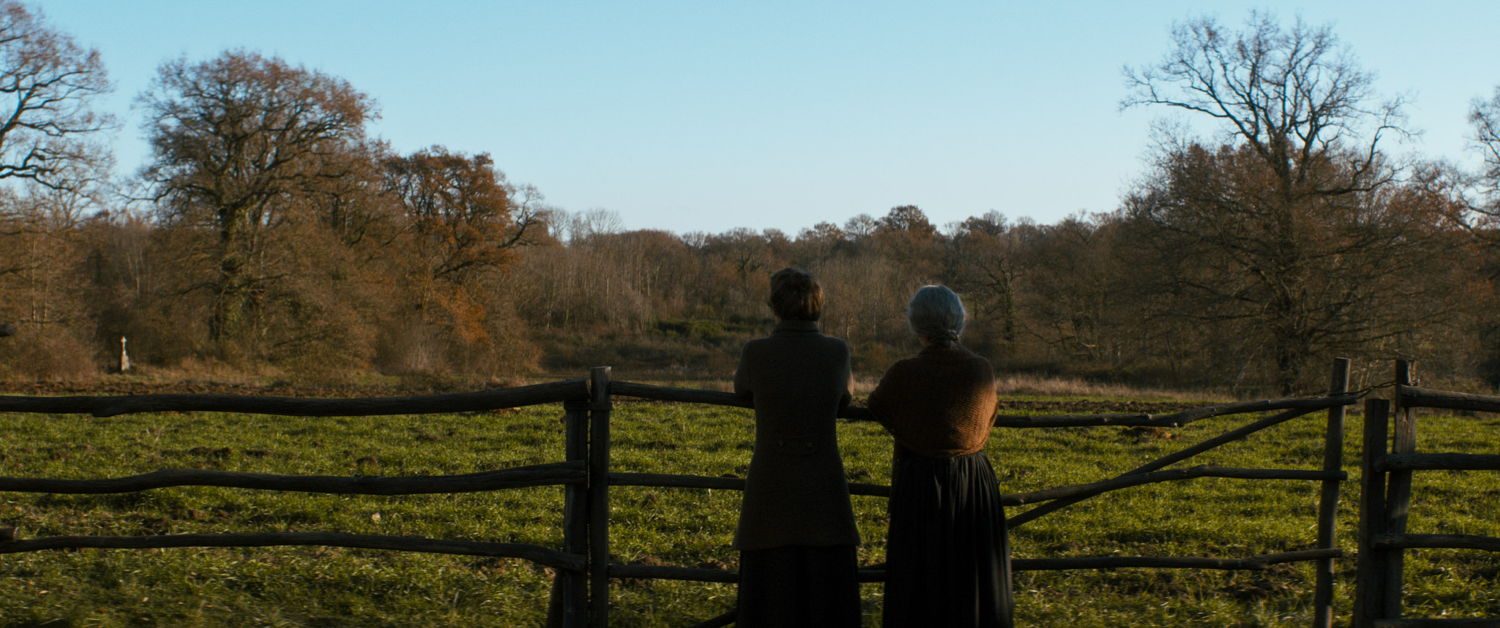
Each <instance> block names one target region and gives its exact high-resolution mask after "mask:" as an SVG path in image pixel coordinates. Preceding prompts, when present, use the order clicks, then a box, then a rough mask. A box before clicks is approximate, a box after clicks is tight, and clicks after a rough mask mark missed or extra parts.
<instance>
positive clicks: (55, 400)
mask: <svg viewBox="0 0 1500 628" xmlns="http://www.w3.org/2000/svg"><path fill="white" fill-rule="evenodd" d="M588 395H589V389H588V382H587V381H586V380H582V379H573V380H565V381H560V382H549V383H546V384H535V385H532V386H520V387H516V388H499V389H492V390H480V391H475V392H465V393H451V394H445V395H425V396H412V397H362V398H350V399H301V398H296V397H253V396H239V395H135V396H114V397H21V396H0V412H30V413H45V414H92V415H94V416H96V417H110V416H117V415H121V414H136V413H142V412H239V413H245V414H273V415H282V416H379V415H389V414H437V413H450V412H482V411H486V410H500V409H504V408H516V407H520V406H531V405H537V404H543V403H558V402H561V401H566V400H568V399H587V398H588Z"/></svg>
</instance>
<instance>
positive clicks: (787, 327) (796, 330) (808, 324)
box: [776, 321, 818, 334]
mask: <svg viewBox="0 0 1500 628" xmlns="http://www.w3.org/2000/svg"><path fill="white" fill-rule="evenodd" d="M776 333H778V334H808V333H812V334H816V333H818V321H777V322H776Z"/></svg>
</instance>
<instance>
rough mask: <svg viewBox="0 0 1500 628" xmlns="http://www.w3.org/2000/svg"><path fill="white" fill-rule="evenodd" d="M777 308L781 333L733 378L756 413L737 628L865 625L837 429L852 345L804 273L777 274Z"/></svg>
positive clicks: (753, 352) (763, 341)
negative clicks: (823, 323)
mask: <svg viewBox="0 0 1500 628" xmlns="http://www.w3.org/2000/svg"><path fill="white" fill-rule="evenodd" d="M770 305H771V309H772V310H774V311H775V313H776V318H777V319H778V322H777V324H776V330H775V331H774V332H773V333H772V334H771V336H770V337H768V338H760V339H757V340H752V341H750V342H749V343H747V344H746V345H745V349H744V353H743V354H742V355H741V357H740V365H739V369H738V370H736V371H735V374H734V390H735V393H736V394H739V395H742V396H745V397H747V398H749V399H751V400H752V401H753V402H754V404H755V452H754V454H753V455H752V456H751V459H750V473H749V476H748V478H747V481H746V484H745V496H744V504H743V506H742V508H741V510H740V523H739V529H738V530H737V531H736V532H735V539H734V545H735V547H736V548H737V549H739V550H740V590H739V617H738V619H737V622H736V625H738V626H740V627H741V628H754V627H757V626H775V627H778V628H782V627H796V626H858V625H859V619H860V617H859V584H858V582H857V581H856V579H855V575H856V570H857V567H856V562H855V560H856V557H855V551H854V548H855V546H856V545H858V544H859V532H858V531H857V530H856V529H855V527H854V510H853V508H851V507H850V505H849V484H848V481H847V480H845V478H844V461H843V459H842V458H841V457H840V456H839V450H838V442H837V436H836V434H835V432H834V418H835V416H836V415H837V414H838V411H839V408H840V407H841V406H843V405H845V404H847V403H849V346H848V345H846V344H844V341H843V340H840V339H838V338H831V337H829V336H824V335H823V334H821V333H819V331H818V323H817V320H818V318H819V316H820V315H821V314H822V311H823V290H822V288H821V287H819V286H818V284H817V282H816V281H814V280H813V278H812V276H811V275H809V274H807V273H806V272H803V271H801V270H798V269H795V268H787V269H783V270H780V271H777V273H776V274H775V275H772V276H771V299H770Z"/></svg>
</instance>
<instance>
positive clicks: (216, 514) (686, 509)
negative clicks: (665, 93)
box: [0, 403, 1500, 626]
mask: <svg viewBox="0 0 1500 628" xmlns="http://www.w3.org/2000/svg"><path fill="white" fill-rule="evenodd" d="M1062 405H1064V406H1065V405H1066V404H1062ZM560 416H561V408H559V407H557V406H543V407H538V408H531V409H526V410H522V411H510V412H501V413H492V414H475V415H443V416H411V417H380V418H334V419H324V418H315V419H301V418H278V417H259V416H241V415H220V414H206V413H205V414H191V415H188V414H183V415H178V414H167V415H141V416H127V417H121V418H113V419H90V418H86V417H73V416H27V415H0V430H3V434H4V438H3V439H0V475H6V476H24V477H63V478H92V477H110V476H118V475H126V474H134V473H141V472H145V471H151V470H156V469H161V468H212V469H226V470H238V471H259V472H271V473H291V474H333V475H353V474H367V475H407V474H449V473H465V472H472V471H478V470H484V469H494V468H503V467H510V466H515V465H523V464H536V463H543V462H552V461H557V460H559V459H560V458H561V452H562V438H561V433H562V432H561V424H560V422H559V417H560ZM1243 422H1244V418H1243V417H1239V418H1236V417H1225V418H1220V419H1212V420H1207V421H1202V422H1200V423H1197V424H1194V425H1192V426H1190V427H1188V428H1184V429H1180V430H1173V431H1172V432H1171V433H1169V434H1161V433H1141V432H1134V431H1127V430H1122V429H1119V428H1078V429H1060V430H1016V429H1011V430H997V431H996V434H995V436H994V437H993V438H992V440H991V443H990V448H989V455H990V456H991V460H993V461H994V462H995V466H996V469H997V471H998V472H999V474H1000V480H1001V486H1002V487H1003V488H1004V490H1006V491H1007V492H1020V491H1029V490H1036V489H1040V488H1046V487H1051V486H1056V485H1060V484H1072V483H1080V482H1087V481H1092V480H1097V479H1102V478H1104V477H1107V476H1109V475H1112V474H1114V473H1118V472H1121V471H1124V470H1127V469H1129V468H1131V467H1133V466H1135V465H1137V464H1140V463H1142V462H1145V461H1147V460H1149V459H1151V458H1154V457H1156V456H1158V455H1161V454H1164V453H1167V452H1169V451H1171V450H1173V449H1177V448H1180V447H1184V446H1186V445H1187V444H1189V443H1192V442H1196V441H1198V440H1201V439H1203V438H1206V437H1208V436H1210V435H1212V434H1215V433H1217V432H1219V431H1222V430H1224V429H1227V428H1228V427H1229V426H1231V425H1238V424H1240V423H1243ZM1323 424H1324V423H1323V415H1322V414H1321V413H1319V414H1314V415H1309V416H1307V417H1303V418H1301V419H1297V420H1294V421H1292V422H1290V423H1288V424H1285V425H1282V426H1279V427H1276V428H1273V429H1271V430H1270V431H1267V432H1263V433H1260V434H1257V435H1255V436H1253V437H1251V439H1250V440H1248V441H1244V442H1240V443H1235V444H1231V445H1228V446H1226V447H1224V448H1222V449H1221V450H1218V451H1215V452H1212V453H1210V454H1208V455H1206V456H1203V457H1200V458H1199V459H1196V460H1194V461H1190V462H1189V463H1188V464H1190V465H1191V464H1221V465H1228V466H1261V467H1299V468H1315V467H1317V466H1318V465H1319V464H1320V463H1321V458H1322V430H1323ZM1360 425H1361V424H1360V417H1359V416H1358V415H1355V416H1351V417H1350V419H1349V421H1348V422H1347V437H1346V442H1347V447H1346V450H1345V463H1346V468H1347V469H1348V470H1349V471H1350V474H1351V479H1357V478H1358V469H1357V465H1358V460H1359V447H1358V443H1359V440H1360V438H1359V434H1360ZM840 430H841V431H840V436H841V443H842V444H841V446H842V448H843V451H844V456H845V463H846V465H847V468H848V473H849V476H850V478H851V479H852V480H854V481H859V482H879V483H883V482H886V481H887V480H888V465H889V460H890V441H889V439H888V438H886V437H885V436H884V434H883V433H882V432H881V430H880V428H879V427H878V426H874V425H870V424H848V425H844V426H842V427H841V428H840ZM751 434H752V425H751V422H750V419H749V414H748V412H746V411H741V410H733V409H724V408H710V407H701V406H687V405H665V404H655V403H621V404H619V405H618V406H617V408H616V412H615V421H614V423H613V437H614V442H615V450H614V451H615V453H614V467H615V469H616V470H620V471H641V472H662V473H692V474H700V475H720V474H735V475H742V474H743V473H744V472H745V469H746V467H747V465H748V463H749V457H750V445H749V442H750V438H751ZM1420 443H1421V448H1422V449H1424V450H1429V451H1436V450H1450V451H1460V452H1472V453H1481V452H1489V453H1494V452H1496V451H1500V420H1496V419H1494V418H1474V417H1438V416H1434V415H1433V413H1430V412H1429V413H1426V414H1425V415H1424V416H1422V418H1421V428H1420ZM1344 486H1345V488H1344V493H1343V497H1342V500H1341V502H1340V508H1339V527H1338V533H1339V536H1340V540H1341V544H1342V546H1343V547H1344V549H1345V551H1346V552H1347V553H1348V554H1349V556H1350V558H1347V559H1344V560H1342V561H1340V563H1339V567H1338V569H1339V580H1338V586H1339V595H1338V601H1337V611H1338V613H1339V615H1340V618H1341V620H1343V621H1347V619H1348V615H1349V613H1350V609H1351V606H1352V595H1353V577H1352V576H1353V571H1354V561H1353V559H1352V556H1353V550H1354V540H1355V536H1354V535H1355V530H1356V524H1357V498H1358V484H1357V482H1355V481H1351V482H1347V483H1345V485H1344ZM1317 490H1318V487H1317V484H1316V483H1315V482H1292V481H1245V480H1219V479H1200V480H1193V481H1189V482H1176V483H1165V484H1157V485H1152V486H1145V487H1137V488H1132V489H1127V490H1124V491H1121V492H1116V493H1111V494H1109V495H1106V496H1102V497H1099V498H1095V499H1092V500H1089V501H1087V502H1084V503H1081V504H1079V505H1077V506H1074V507H1073V508H1071V509H1068V510H1065V511H1062V512H1059V513H1057V514H1054V515H1051V516H1048V517H1045V518H1042V519H1039V520H1037V521H1036V522H1035V523H1032V524H1029V525H1027V526H1025V527H1024V528H1022V529H1021V530H1019V531H1018V532H1017V533H1016V534H1015V535H1014V537H1013V539H1012V544H1013V547H1014V551H1015V555H1016V556H1017V557H1022V558H1031V557H1048V556H1083V555H1102V554H1118V555H1141V554H1163V555H1183V556H1228V557H1238V556H1247V555H1252V554H1260V553H1270V552H1278V551H1286V550H1293V549H1305V548H1309V547H1311V546H1312V544H1313V540H1314V538H1315V521H1314V517H1315V513H1316V501H1315V500H1316V495H1317ZM561 494H562V489H560V488H558V487H547V488H533V489H520V490H512V491H502V492H497V493H486V494H467V495H457V496H417V497H341V496H327V495H307V494H297V493H272V492H258V491H243V490H230V489H214V488H178V489H164V490H156V491H150V492H146V493H136V494H124V495H104V496H46V495H33V494H18V493H5V494H0V524H3V525H15V526H17V527H18V528H19V535H20V537H21V538H31V537H37V536H48V535H63V534H110V535H129V534H160V533H189V532H254V531H345V532H357V533H370V534H412V535H422V536H430V537H444V538H464V539H476V540H497V541H513V542H529V543H541V544H548V545H553V546H555V545H557V544H558V543H560V540H561V533H560V523H561V504H562V498H561ZM612 495H613V508H612V513H611V515H612V517H613V524H612V528H611V530H612V543H613V547H612V550H613V552H614V553H615V554H616V557H617V558H616V559H617V560H619V561H623V562H636V563H645V564H676V565H687V566H720V567H732V566H733V565H734V564H735V561H736V556H735V553H734V552H733V551H732V550H731V549H730V548H729V542H730V539H731V536H732V534H733V529H734V523H735V518H736V513H737V509H738V505H739V494H738V493H735V492H730V491H709V490H697V489H643V488H631V487H619V488H616V489H614V491H613V493H612ZM854 505H855V511H856V515H857V517H858V520H859V525H860V530H861V533H862V534H863V536H864V541H865V543H864V545H863V546H862V547H861V548H860V557H861V560H862V562H864V563H873V562H879V561H880V560H882V555H883V552H884V509H885V503H884V500H882V499H879V498H870V497H855V498H854ZM1021 510H1024V507H1023V508H1016V509H1013V510H1012V513H1015V512H1020V511H1021ZM1411 531H1413V532H1445V533H1469V534H1487V535H1500V474H1495V473H1482V472H1469V473H1449V472H1425V473H1418V474H1417V480H1416V485H1415V499H1414V504H1413V515H1412V518H1411ZM549 581H550V574H549V573H548V572H547V571H546V570H544V569H542V568H540V567H535V566H532V565H531V564H529V563H526V562H524V561H519V560H508V559H478V558H469V557H451V556H431V555H421V554H405V553H391V552H378V551H366V550H343V549H322V548H270V549H169V550H85V551H77V552H72V551H68V552H42V553H29V554H18V555H3V556H0V587H3V590H4V591H5V592H6V594H5V595H0V626H31V625H49V626H68V625H77V626H83V625H87V626H96V625H97V626H120V625H143V624H144V625H174V626H175V625H210V626H217V625H266V626H322V625H361V626H382V625H384V626H412V625H464V626H471V625H491V626H524V625H535V624H538V623H540V622H541V621H542V619H543V618H544V616H545V612H546V601H547V595H548V589H549ZM1016 586H1017V614H1018V617H1017V619H1018V621H1019V623H1020V624H1021V625H1061V624H1068V625H1073V626H1121V625H1173V626H1176V625H1203V626H1230V625H1246V626H1259V625H1278V626H1279V625H1287V626H1302V625H1307V624H1308V623H1310V622H1311V614H1312V591H1313V586H1312V571H1311V566H1310V564H1308V563H1301V564H1296V565H1282V566H1278V567H1276V568H1273V569H1271V570H1269V571H1266V572H1218V571H1192V570H1171V571H1164V570H1118V571H1070V572H1049V573H1022V574H1018V576H1017V579H1016ZM1406 586H1407V591H1408V596H1407V608H1408V609H1409V611H1408V612H1409V614H1411V615H1418V616H1420V615H1442V616H1448V617H1464V616H1484V615H1490V616H1500V558H1497V557H1496V556H1495V555H1493V554H1486V553H1483V552H1457V551H1451V552H1450V551H1433V550H1426V551H1423V550H1415V551H1411V552H1410V553H1409V554H1408V559H1407V583H1406ZM864 598H865V617H866V623H867V624H869V625H878V623H879V613H880V588H879V587H878V586H872V585H866V587H865V588H864ZM733 603H734V589H733V587H731V586H726V585H706V584H696V583H685V582H662V581H617V582H616V583H615V586H614V588H613V599H612V604H613V608H614V611H613V617H614V620H615V621H614V623H615V624H616V625H624V626H635V625H645V626H657V625H683V624H690V623H693V622H695V621H699V620H702V619H705V618H708V617H710V616H713V615H716V614H719V613H721V612H723V611H724V610H727V609H728V608H730V607H731V606H732V605H733Z"/></svg>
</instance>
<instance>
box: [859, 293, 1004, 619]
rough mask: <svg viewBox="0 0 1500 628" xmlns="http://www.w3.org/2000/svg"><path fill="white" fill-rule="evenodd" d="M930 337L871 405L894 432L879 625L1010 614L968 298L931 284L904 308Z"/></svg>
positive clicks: (893, 372)
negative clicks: (965, 342) (966, 330)
mask: <svg viewBox="0 0 1500 628" xmlns="http://www.w3.org/2000/svg"><path fill="white" fill-rule="evenodd" d="M906 314H907V320H908V322H909V323H910V325H911V329H912V331H913V332H914V333H916V335H917V336H918V337H920V338H921V339H922V341H923V343H924V344H925V345H926V347H925V348H924V349H922V351H921V352H920V353H918V354H917V355H916V356H914V357H910V358H907V359H904V360H901V361H899V362H897V363H896V364H895V365H893V366H891V368H890V370H888V371H886V373H885V376H884V377H882V378H881V380H880V384H879V386H877V387H876V389H875V392H873V393H871V395H870V411H871V413H872V414H874V416H875V417H876V418H877V419H879V420H880V421H881V423H883V424H884V425H885V427H886V429H887V430H889V431H890V433H891V435H892V436H893V437H895V441H896V443H895V455H894V457H893V463H892V469H891V497H890V502H889V513H890V528H889V531H888V533H887V534H888V536H887V539H886V569H887V572H888V579H887V582H886V586H885V614H884V617H885V620H884V621H885V625H886V626H888V627H891V626H900V627H905V626H1011V625H1012V623H1011V609H1012V605H1013V604H1012V600H1011V587H1010V552H1009V548H1008V546H1007V543H1006V536H1005V512H1004V511H1003V510H1002V509H1001V506H1000V490H999V486H998V483H997V482H996V480H995V472H994V470H993V469H992V468H991V467H990V463H989V460H988V459H987V458H986V457H985V454H984V446H985V443H986V442H987V441H988V440H989V434H990V427H991V426H992V425H993V421H994V415H995V404H996V395H995V374H994V371H993V369H992V368H991V367H990V363H989V362H988V361H987V360H985V359H984V358H982V357H979V356H978V355H975V354H974V353H972V352H970V351H969V350H968V349H965V348H964V347H963V346H962V345H960V344H959V342H958V337H959V334H960V333H961V332H962V331H963V327H964V307H963V302H962V301H961V300H960V299H959V298H958V295H957V294H954V292H953V291H952V290H949V289H948V288H946V287H943V286H926V287H923V288H922V289H920V290H918V291H917V293H916V294H915V295H913V296H912V299H911V302H910V303H909V304H908V305H907V309H906Z"/></svg>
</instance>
